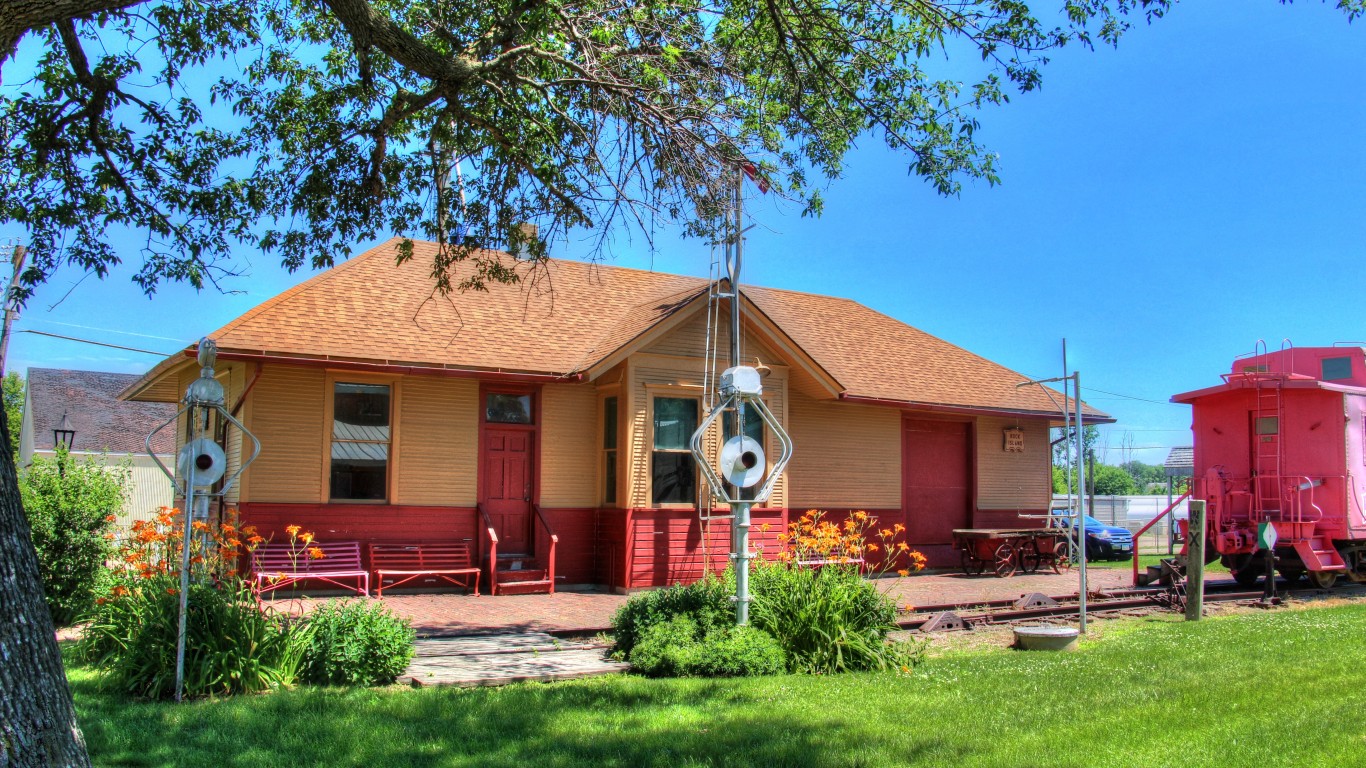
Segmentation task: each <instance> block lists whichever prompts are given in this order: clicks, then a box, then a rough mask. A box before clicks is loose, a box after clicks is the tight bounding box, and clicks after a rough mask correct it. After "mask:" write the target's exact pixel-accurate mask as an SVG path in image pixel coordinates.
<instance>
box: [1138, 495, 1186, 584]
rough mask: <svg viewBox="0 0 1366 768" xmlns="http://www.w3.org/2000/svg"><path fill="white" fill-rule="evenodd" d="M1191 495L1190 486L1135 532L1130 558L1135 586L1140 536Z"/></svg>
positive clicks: (1174, 519)
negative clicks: (1132, 554)
mask: <svg viewBox="0 0 1366 768" xmlns="http://www.w3.org/2000/svg"><path fill="white" fill-rule="evenodd" d="M1190 496H1191V489H1190V488H1187V489H1186V492H1185V493H1183V494H1181V495H1180V496H1177V497H1176V501H1173V502H1172V503H1171V504H1168V505H1167V508H1166V509H1164V510H1162V511H1161V512H1159V513H1157V514H1156V515H1154V516H1153V519H1151V520H1149V521H1148V522H1147V523H1145V524H1144V525H1143V527H1142V528H1139V529H1138V531H1137V532H1135V533H1134V556H1133V557H1132V558H1130V560H1129V561H1130V562H1131V563H1132V564H1133V566H1134V586H1135V587H1136V586H1138V542H1139V537H1140V536H1142V535H1143V533H1144V532H1145V531H1147V530H1148V529H1149V528H1151V527H1153V526H1154V525H1157V521H1159V520H1161V519H1162V518H1164V517H1167V516H1168V515H1171V514H1172V513H1173V512H1175V511H1176V506H1177V505H1178V504H1180V503H1181V502H1183V501H1185V500H1186V499H1189V498H1190ZM1172 522H1173V523H1175V522H1176V518H1175V517H1173V518H1172Z"/></svg>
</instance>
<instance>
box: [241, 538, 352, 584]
mask: <svg viewBox="0 0 1366 768" xmlns="http://www.w3.org/2000/svg"><path fill="white" fill-rule="evenodd" d="M313 547H317V548H318V549H320V550H322V553H323V556H322V557H321V558H314V557H313V556H312V554H311V553H310V552H309V550H310V549H311V548H313ZM251 576H252V582H253V586H252V588H253V589H255V590H256V594H257V595H261V594H264V593H266V592H274V591H275V590H277V589H280V588H281V587H287V586H289V585H291V584H294V583H296V582H300V581H309V580H315V581H322V582H325V583H328V584H332V585H333V586H336V587H340V588H342V589H349V590H353V591H355V592H356V594H359V595H364V596H366V597H369V596H370V572H369V571H367V570H365V568H364V567H363V566H362V565H361V561H360V542H358V541H333V542H328V543H326V544H324V543H322V542H320V541H315V542H313V543H312V544H310V545H308V546H304V547H295V546H291V545H289V544H262V545H261V546H259V547H257V548H256V549H255V551H253V552H252V553H251ZM338 579H355V581H356V586H354V587H353V586H351V585H349V584H343V583H342V582H340V581H338Z"/></svg>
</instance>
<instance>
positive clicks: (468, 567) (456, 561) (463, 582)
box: [370, 542, 479, 597]
mask: <svg viewBox="0 0 1366 768" xmlns="http://www.w3.org/2000/svg"><path fill="white" fill-rule="evenodd" d="M370 567H371V568H373V569H374V571H375V592H376V594H378V595H379V596H380V597H383V596H384V579H385V578H386V577H400V576H402V577H404V578H398V579H396V580H395V581H394V583H393V584H390V585H389V586H390V587H391V588H392V587H397V586H399V585H402V584H407V583H408V582H410V581H412V580H414V579H417V578H420V577H422V576H434V577H436V578H438V579H445V580H446V581H447V582H450V583H451V584H453V585H455V586H458V587H464V588H466V589H468V588H469V587H470V576H473V577H474V594H475V595H478V594H479V569H478V568H476V567H475V565H474V561H473V559H472V558H471V557H470V547H469V545H468V544H464V543H460V542H430V543H423V544H371V545H370ZM457 576H463V577H464V578H463V579H460V580H459V581H457V580H456V577H457Z"/></svg>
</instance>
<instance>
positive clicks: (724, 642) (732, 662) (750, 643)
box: [690, 627, 787, 677]
mask: <svg viewBox="0 0 1366 768" xmlns="http://www.w3.org/2000/svg"><path fill="white" fill-rule="evenodd" d="M786 670H787V655H786V654H785V653H783V647H782V646H781V645H779V644H778V641H777V640H776V639H775V638H774V637H773V635H770V634H769V633H767V632H765V631H763V630H762V629H756V628H755V627H727V628H725V629H719V630H715V631H713V632H712V633H711V634H709V635H707V636H706V637H705V638H703V640H702V643H701V644H700V646H699V650H698V653H697V662H696V667H695V668H694V671H693V672H691V673H690V674H693V675H697V676H698V677H745V676H752V675H778V674H782V673H783V672H784V671H786Z"/></svg>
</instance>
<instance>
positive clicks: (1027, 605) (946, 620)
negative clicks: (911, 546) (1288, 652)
mask: <svg viewBox="0 0 1366 768" xmlns="http://www.w3.org/2000/svg"><path fill="white" fill-rule="evenodd" d="M1262 595H1263V591H1262V590H1260V589H1258V590H1253V591H1248V590H1246V589H1243V588H1241V587H1239V586H1238V584H1237V583H1235V582H1233V581H1231V580H1230V581H1208V582H1206V583H1205V602H1207V603H1229V602H1244V601H1246V602H1253V601H1258V600H1261V599H1262ZM1297 595H1298V596H1315V597H1323V596H1327V595H1334V596H1342V597H1361V596H1366V585H1363V584H1344V585H1340V586H1338V587H1335V588H1333V589H1318V588H1316V587H1300V588H1282V587H1279V586H1278V588H1277V590H1276V596H1277V597H1278V598H1284V597H1293V596H1297ZM1171 605H1172V602H1171V591H1170V590H1169V589H1167V588H1166V587H1137V588H1133V589H1122V590H1110V591H1107V592H1098V593H1093V594H1092V595H1090V598H1089V599H1088V600H1087V602H1086V612H1087V613H1088V614H1093V613H1101V614H1103V613H1116V612H1120V611H1132V610H1139V609H1143V608H1162V607H1171ZM1077 610H1078V606H1077V596H1076V595H1060V596H1046V595H1041V594H1038V593H1033V594H1028V595H1022V596H1021V597H1020V598H1017V599H1014V600H985V601H981V602H975V603H952V604H943V605H927V606H920V607H918V608H916V610H915V613H914V614H912V615H911V616H908V617H907V618H905V619H902V620H900V621H898V622H897V624H898V625H899V626H900V627H901V628H902V629H906V630H925V631H938V630H944V629H965V628H971V627H974V626H987V625H993V624H1011V623H1013V622H1017V621H1028V620H1031V619H1046V618H1057V617H1063V616H1071V615H1074V614H1076V613H1077ZM927 627H928V629H927Z"/></svg>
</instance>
